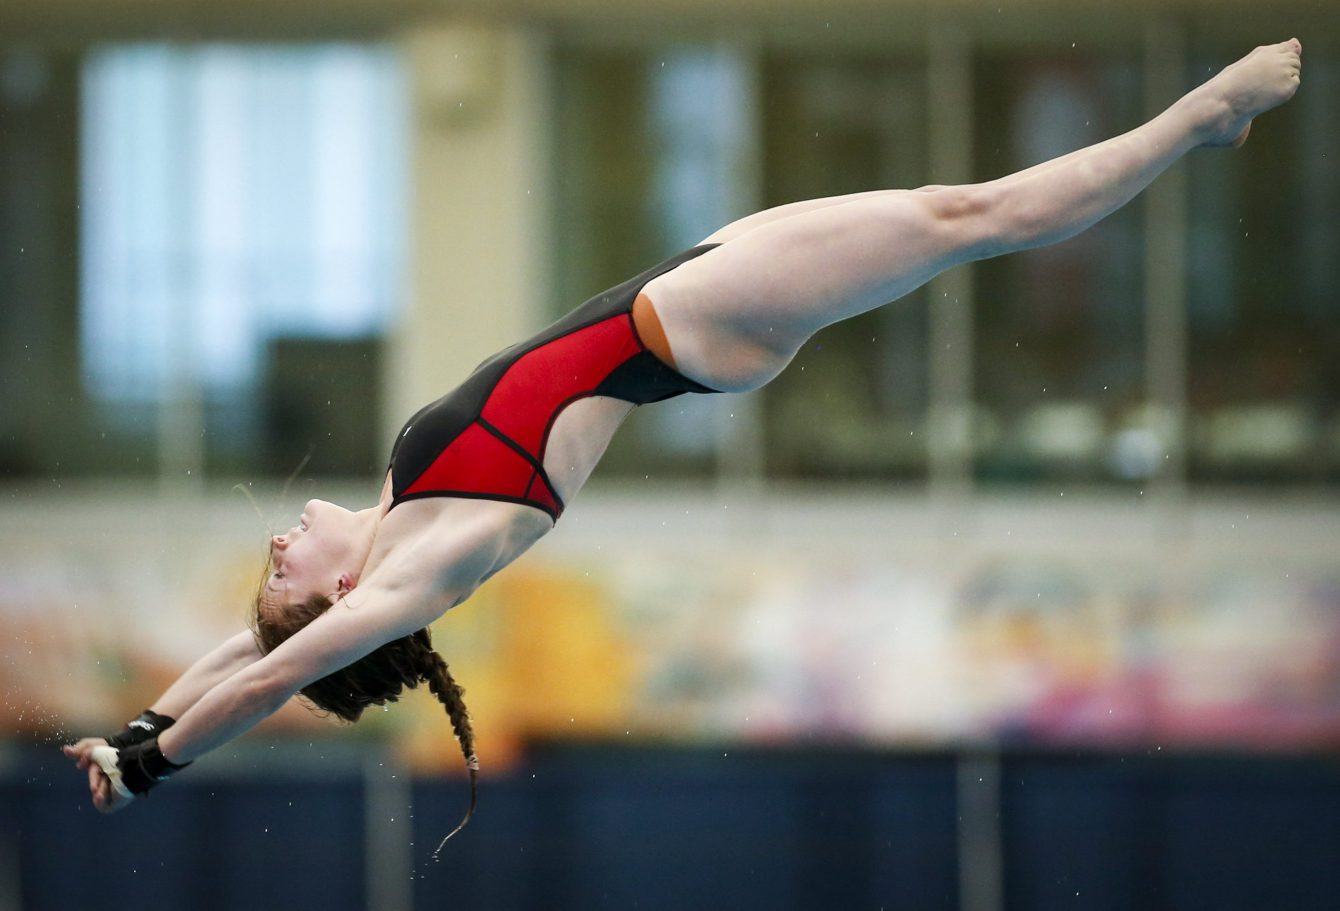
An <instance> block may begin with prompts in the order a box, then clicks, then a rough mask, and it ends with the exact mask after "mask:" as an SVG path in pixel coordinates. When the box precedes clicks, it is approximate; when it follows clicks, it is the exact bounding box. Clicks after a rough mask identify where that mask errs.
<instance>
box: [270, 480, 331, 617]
mask: <svg viewBox="0 0 1340 911" xmlns="http://www.w3.org/2000/svg"><path fill="white" fill-rule="evenodd" d="M352 518H353V513H351V512H349V510H347V509H345V508H343V507H341V506H336V505H335V504H334V503H327V502H326V501H325V500H309V501H308V502H307V505H306V506H304V507H303V512H302V515H301V516H300V517H299V519H298V524H297V525H295V526H294V527H293V528H290V529H289V530H288V531H287V532H285V533H284V534H282V535H275V536H274V537H273V538H271V539H270V563H271V566H272V569H273V571H272V572H271V573H270V577H269V578H268V579H267V580H266V582H265V589H266V592H267V594H269V595H270V596H271V597H272V598H274V599H275V600H277V601H279V602H281V603H284V602H294V601H306V600H307V599H309V598H311V597H312V596H313V595H336V594H337V593H338V592H339V591H340V590H341V585H340V578H341V574H343V573H346V572H347V571H348V570H350V569H351V566H350V554H351V552H352V547H351V544H352V539H353V535H352V534H351V532H352V531H353V529H352V524H351V521H350V520H351V519H352Z"/></svg>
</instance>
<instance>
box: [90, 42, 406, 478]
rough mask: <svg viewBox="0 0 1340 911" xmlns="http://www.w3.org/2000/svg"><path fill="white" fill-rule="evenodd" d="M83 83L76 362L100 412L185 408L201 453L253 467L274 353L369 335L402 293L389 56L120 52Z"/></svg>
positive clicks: (400, 161) (136, 421) (394, 66)
mask: <svg viewBox="0 0 1340 911" xmlns="http://www.w3.org/2000/svg"><path fill="white" fill-rule="evenodd" d="M83 81H84V86H83V93H84V104H83V107H82V111H83V113H82V117H83V146H82V157H83V175H82V180H83V190H82V197H81V203H82V205H81V216H82V233H83V240H82V245H83V252H82V268H83V274H82V304H81V306H82V314H81V337H82V354H81V359H82V366H83V373H84V377H85V384H86V386H87V388H88V390H89V393H90V396H91V397H92V398H93V399H95V401H100V402H101V405H100V406H99V408H100V419H101V420H103V421H104V422H107V423H108V424H110V425H113V426H116V425H120V426H121V427H122V428H123V430H124V429H127V427H128V425H129V427H130V428H133V427H135V426H139V427H143V426H144V424H145V421H144V420H143V418H144V415H145V414H146V413H152V412H153V409H155V408H157V407H159V406H161V405H163V404H164V403H170V402H173V401H175V400H178V399H182V400H189V399H195V400H197V401H198V402H200V403H201V404H200V414H201V418H200V421H202V422H203V423H204V424H205V425H206V426H205V427H202V428H197V432H198V431H199V430H203V429H212V430H214V431H215V432H213V433H209V434H207V437H208V439H207V443H206V449H207V451H208V452H209V454H210V455H222V456H225V457H224V458H223V459H222V461H223V463H224V464H236V466H237V467H240V468H246V467H254V465H255V463H254V462H253V461H251V459H250V456H249V455H248V454H249V453H252V452H253V451H255V450H256V448H257V447H256V446H255V444H256V443H257V442H258V437H260V436H264V430H265V424H266V421H267V420H269V419H272V418H273V415H269V416H267V415H265V414H264V413H263V411H262V408H263V404H264V403H263V401H262V399H263V397H262V395H261V391H262V389H263V388H264V387H265V386H266V385H267V384H270V385H273V384H272V383H271V382H270V381H271V380H272V379H273V377H274V375H283V374H284V373H285V371H284V369H283V366H282V365H276V364H275V363H274V359H273V358H274V354H275V351H276V350H277V349H282V348H283V347H284V346H282V345H279V341H280V340H293V339H302V338H311V339H317V340H324V341H326V342H329V343H330V344H332V345H338V344H339V343H341V342H347V341H349V340H363V341H365V342H366V341H368V340H375V339H376V338H377V337H378V336H380V335H381V334H382V333H383V331H384V327H385V326H386V324H387V320H388V319H389V317H390V316H391V315H392V313H393V312H394V310H395V308H396V307H397V306H398V304H399V302H400V300H401V299H402V297H403V293H402V287H403V268H402V262H401V261H402V256H403V251H404V248H405V239H404V227H403V226H404V216H403V211H402V209H403V192H402V188H403V186H404V184H405V180H406V164H405V161H404V148H403V146H404V140H405V135H406V124H405V112H404V110H403V104H402V97H403V94H404V92H403V86H402V76H401V73H400V69H399V66H398V62H397V60H396V58H395V56H394V54H393V53H392V52H391V51H390V50H388V49H385V48H380V47H373V46H359V45H303V46H296V45H295V46H267V47H243V46H227V45H203V46H194V47H180V46H169V45H129V46H119V47H111V48H107V49H105V50H102V51H99V52H97V53H95V54H93V55H91V56H90V57H89V58H88V60H87V63H86V65H85V68H84V79H83ZM309 347H310V346H309ZM364 353H366V352H364ZM374 377H375V372H374ZM375 404H376V403H375V402H367V401H365V402H362V403H360V405H361V407H362V408H365V409H366V408H374V407H375ZM372 419H373V421H374V422H375V415H374V416H373V418H372ZM148 426H149V427H150V428H152V427H153V426H154V425H153V424H152V423H149V424H148ZM140 432H141V433H142V432H143V431H142V430H141V431H140ZM333 445H335V446H337V447H338V446H339V445H341V443H340V442H336V443H335V444H333ZM261 448H264V447H261ZM229 453H231V455H232V456H233V458H228V457H226V456H227V455H228V454H229ZM276 467H277V466H276ZM281 470H282V469H281Z"/></svg>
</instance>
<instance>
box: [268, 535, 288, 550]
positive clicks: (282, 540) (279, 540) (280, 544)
mask: <svg viewBox="0 0 1340 911" xmlns="http://www.w3.org/2000/svg"><path fill="white" fill-rule="evenodd" d="M270 542H271V543H272V544H274V546H275V547H277V548H279V549H280V550H283V549H284V548H285V547H288V535H275V536H274V537H273V538H271V539H270Z"/></svg>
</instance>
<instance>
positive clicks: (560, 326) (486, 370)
mask: <svg viewBox="0 0 1340 911" xmlns="http://www.w3.org/2000/svg"><path fill="white" fill-rule="evenodd" d="M713 246H715V245H708V246H701V247H694V248H693V249H692V250H688V251H685V252H684V253H681V254H680V255H678V256H676V257H674V258H673V259H669V260H666V261H665V262H663V263H661V264H660V265H659V266H656V267H655V268H653V269H649V270H648V271H646V272H644V273H642V274H641V275H639V276H637V277H636V278H633V279H630V280H629V281H626V282H624V283H623V284H622V285H618V286H617V287H614V288H611V289H610V290H608V291H606V292H605V293H603V294H598V295H596V296H595V297H593V298H591V299H590V300H589V301H587V302H586V303H584V304H582V305H581V306H580V307H578V308H577V309H576V310H573V311H572V312H571V313H569V314H568V315H567V316H565V317H563V318H562V319H560V320H559V321H558V322H556V323H554V324H553V325H552V326H550V327H549V328H548V329H545V330H544V331H543V332H541V333H540V334H539V335H537V336H535V337H534V338H532V339H530V340H528V341H525V342H522V343H521V344H518V345H513V346H512V347H510V348H507V349H506V350H504V351H500V352H499V353H498V354H495V355H494V356H493V357H491V358H489V359H488V360H486V361H485V362H484V363H482V364H480V365H479V367H477V368H476V369H475V372H474V373H472V374H470V376H469V377H468V378H467V379H466V380H465V382H463V383H462V384H461V385H460V386H458V387H457V388H456V389H455V390H453V391H452V392H449V393H447V394H446V395H444V396H443V397H442V398H440V399H438V400H437V401H436V402H433V403H432V404H431V405H428V406H426V407H424V408H422V409H420V410H419V412H418V413H417V414H415V415H414V416H413V417H412V418H410V419H409V421H408V422H406V424H405V426H404V427H403V428H401V431H400V435H399V436H398V437H397V438H396V442H395V448H394V449H393V450H392V451H391V466H390V469H391V492H392V495H393V499H392V501H391V507H392V508H395V506H396V505H398V504H400V503H403V502H404V501H405V500H414V499H418V498H420V497H469V498H474V499H484V500H505V501H507V502H509V503H522V504H524V505H526V506H534V507H535V508H536V509H540V510H543V511H544V512H546V513H548V514H549V516H550V518H552V519H553V520H554V521H558V517H559V515H560V514H561V513H562V512H563V500H562V499H561V498H560V497H559V495H558V492H557V491H556V490H555V489H554V485H553V483H552V482H550V480H549V477H548V475H546V474H545V471H544V451H545V446H546V444H547V443H548V440H549V431H550V430H552V429H553V426H554V421H555V420H556V419H557V418H558V415H559V414H560V413H561V412H562V411H563V409H564V408H566V407H567V406H568V405H571V404H572V403H573V402H575V401H577V400H578V399H582V398H586V397H587V396H593V395H604V396H609V397H611V398H616V399H622V400H623V401H626V402H632V403H633V404H634V405H645V404H647V403H649V402H659V401H662V400H664V399H668V398H671V397H673V396H676V395H681V394H682V393H685V392H700V393H706V392H715V391H716V390H714V389H709V388H708V387H706V386H703V385H702V384H700V383H695V382H694V381H693V380H691V379H689V378H688V377H686V376H683V375H682V374H680V373H678V372H677V371H675V370H674V369H673V368H672V367H670V366H668V365H667V364H665V363H664V362H662V361H661V360H660V359H658V358H657V357H656V356H655V355H654V354H652V353H651V352H650V351H648V350H647V347H646V345H644V344H643V343H642V339H641V338H639V337H638V334H637V327H636V326H635V325H634V324H633V312H632V311H633V301H634V300H636V298H637V295H638V292H639V291H641V290H642V287H643V286H644V285H646V284H647V282H649V281H651V280H652V279H653V278H656V277H657V276H658V275H664V274H665V273H666V272H669V271H670V270H672V269H674V268H675V267H677V266H679V265H680V264H682V263H685V262H687V261H689V260H690V259H693V258H694V257H696V256H700V255H701V254H703V253H706V252H707V251H708V250H710V249H712V248H713Z"/></svg>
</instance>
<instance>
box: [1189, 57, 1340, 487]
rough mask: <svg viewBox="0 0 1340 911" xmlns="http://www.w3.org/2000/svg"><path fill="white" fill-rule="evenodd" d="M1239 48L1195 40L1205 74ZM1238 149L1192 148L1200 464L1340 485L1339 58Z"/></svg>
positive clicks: (1193, 401) (1329, 60)
mask: <svg viewBox="0 0 1340 911" xmlns="http://www.w3.org/2000/svg"><path fill="white" fill-rule="evenodd" d="M1238 51H1239V49H1238V48H1236V47H1234V48H1221V47H1201V48H1197V49H1196V50H1195V52H1194V53H1193V55H1192V61H1193V65H1192V68H1191V77H1192V78H1194V79H1196V80H1197V81H1199V80H1203V79H1204V78H1205V77H1206V76H1207V75H1208V74H1209V73H1211V72H1213V71H1214V70H1217V69H1218V68H1219V67H1221V66H1222V65H1223V64H1224V62H1225V61H1228V60H1231V59H1233V57H1234V56H1235V55H1236V54H1237V53H1238ZM1303 78H1304V83H1305V85H1304V89H1303V90H1302V91H1300V92H1299V93H1298V95H1297V96H1296V97H1295V98H1294V99H1293V100H1292V101H1291V102H1289V104H1287V105H1285V106H1284V107H1283V108H1280V109H1279V110H1277V111H1272V112H1270V113H1268V114H1266V115H1265V116H1263V117H1262V118H1261V119H1260V122H1259V123H1257V124H1256V125H1255V128H1254V129H1253V130H1252V134H1251V137H1250V139H1249V140H1248V141H1247V144H1246V145H1244V146H1243V147H1242V148H1241V149H1238V150H1235V151H1233V152H1222V153H1204V154H1200V155H1194V156H1192V157H1191V159H1190V161H1189V162H1188V169H1189V171H1188V173H1189V178H1190V188H1191V207H1190V220H1191V236H1190V239H1189V240H1190V242H1189V250H1188V256H1189V260H1190V261H1189V263H1188V272H1189V281H1188V297H1189V301H1188V303H1189V308H1190V314H1189V319H1190V324H1189V329H1190V366H1189V374H1190V375H1189V377H1188V395H1189V404H1190V409H1191V417H1190V420H1191V426H1190V428H1189V429H1190V431H1191V433H1190V462H1189V465H1190V471H1191V475H1192V478H1193V479H1194V480H1198V481H1216V482H1218V481H1234V482H1273V481H1319V480H1322V479H1329V480H1330V481H1332V482H1334V481H1336V480H1340V308H1337V307H1336V288H1335V284H1336V275H1337V261H1336V256H1337V252H1340V167H1337V166H1336V153H1335V150H1336V148H1337V146H1340V111H1338V110H1337V109H1336V105H1335V93H1336V92H1337V90H1340V57H1337V56H1336V54H1335V53H1334V51H1331V52H1330V53H1329V56H1328V52H1327V49H1326V48H1325V47H1319V48H1317V52H1316V53H1314V52H1313V51H1312V49H1311V48H1309V51H1308V53H1307V60H1306V69H1305V72H1304V77H1303Z"/></svg>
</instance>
